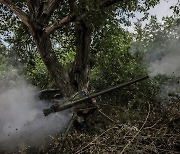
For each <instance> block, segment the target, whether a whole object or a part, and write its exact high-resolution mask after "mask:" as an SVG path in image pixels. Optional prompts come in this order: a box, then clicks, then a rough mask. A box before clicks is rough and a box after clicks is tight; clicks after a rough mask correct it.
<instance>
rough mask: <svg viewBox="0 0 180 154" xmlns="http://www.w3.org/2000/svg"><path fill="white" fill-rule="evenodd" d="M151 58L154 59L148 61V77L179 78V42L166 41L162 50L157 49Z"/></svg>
mask: <svg viewBox="0 0 180 154" xmlns="http://www.w3.org/2000/svg"><path fill="white" fill-rule="evenodd" d="M152 54H153V56H152ZM151 56H152V57H154V59H151V60H150V63H149V67H148V71H149V73H150V76H156V75H167V76H175V77H179V76H180V40H169V41H167V44H166V46H165V47H164V48H159V49H158V48H157V49H156V50H155V51H153V52H152V53H151ZM146 58H147V57H146Z"/></svg>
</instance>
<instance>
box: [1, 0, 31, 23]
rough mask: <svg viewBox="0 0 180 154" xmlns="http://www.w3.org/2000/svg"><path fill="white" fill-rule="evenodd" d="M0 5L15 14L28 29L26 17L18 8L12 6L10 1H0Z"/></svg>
mask: <svg viewBox="0 0 180 154" xmlns="http://www.w3.org/2000/svg"><path fill="white" fill-rule="evenodd" d="M0 3H2V4H4V5H5V6H6V7H7V8H9V9H10V10H11V11H12V12H13V13H14V14H16V15H17V16H18V17H19V19H20V20H21V21H22V22H23V23H24V24H25V25H26V26H28V27H31V26H30V21H29V18H28V17H27V15H26V13H25V12H23V11H22V10H20V8H18V7H16V6H15V5H13V4H12V3H11V2H10V1H8V0H0Z"/></svg>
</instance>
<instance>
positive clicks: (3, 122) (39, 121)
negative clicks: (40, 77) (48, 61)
mask: <svg viewBox="0 0 180 154" xmlns="http://www.w3.org/2000/svg"><path fill="white" fill-rule="evenodd" d="M12 72H13V75H12ZM17 72H18V71H17V70H16V69H11V70H9V73H6V74H3V75H4V79H6V80H4V82H3V80H1V82H0V146H4V147H8V148H11V149H14V148H18V147H21V146H23V145H26V146H40V145H42V144H43V143H44V142H45V137H47V136H49V135H51V136H53V135H55V134H56V133H59V132H61V131H62V130H63V129H64V127H65V126H66V124H67V123H68V122H69V120H70V116H71V115H70V113H69V112H68V111H64V112H61V113H56V114H51V115H49V116H47V117H45V116H44V115H43V113H42V111H43V109H44V108H48V107H49V106H50V105H51V104H50V103H49V102H44V101H41V100H40V99H39V97H38V96H37V94H38V89H37V88H36V87H34V86H32V85H31V84H28V83H27V82H26V81H25V80H24V79H23V78H22V77H19V75H18V74H17ZM8 78H9V79H10V80H7V79H8Z"/></svg>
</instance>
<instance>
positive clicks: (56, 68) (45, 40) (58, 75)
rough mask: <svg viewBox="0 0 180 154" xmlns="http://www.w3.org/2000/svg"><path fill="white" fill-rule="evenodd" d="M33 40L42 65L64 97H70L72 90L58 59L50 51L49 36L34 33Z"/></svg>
mask: <svg viewBox="0 0 180 154" xmlns="http://www.w3.org/2000/svg"><path fill="white" fill-rule="evenodd" d="M34 39H35V41H36V44H37V48H38V51H39V53H40V55H41V58H42V60H43V62H44V64H45V65H46V67H47V69H48V71H49V73H50V75H51V76H52V78H53V79H54V81H55V83H56V85H57V86H58V87H59V88H60V89H61V92H62V94H63V95H64V96H70V95H72V94H73V93H74V90H73V88H72V86H71V83H70V78H69V75H68V73H67V72H66V71H65V70H64V68H63V66H62V65H61V64H60V63H59V61H58V58H57V56H56V54H55V52H54V51H53V49H52V45H51V41H50V37H49V35H47V34H46V33H44V32H36V35H35V36H34Z"/></svg>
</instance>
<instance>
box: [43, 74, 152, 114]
mask: <svg viewBox="0 0 180 154" xmlns="http://www.w3.org/2000/svg"><path fill="white" fill-rule="evenodd" d="M147 78H149V76H147V75H146V76H144V77H141V78H138V79H135V80H131V81H129V82H126V83H123V84H119V85H117V86H114V87H111V88H108V89H105V90H103V91H100V92H97V93H93V94H90V95H87V96H84V97H82V98H79V99H77V100H72V101H67V102H65V104H62V105H59V106H58V107H57V108H56V111H55V112H60V111H62V110H65V109H68V108H71V107H73V106H74V105H77V104H79V103H81V102H83V101H86V100H89V99H91V98H94V97H97V96H99V95H103V94H106V93H108V92H110V91H113V90H116V89H119V88H123V87H126V86H129V85H131V84H134V83H136V82H139V81H142V80H145V79H147ZM46 110H47V109H44V110H43V112H44V113H46V112H45V111H46ZM52 112H54V111H52ZM52 112H48V114H47V113H46V114H45V116H47V115H49V114H50V113H52Z"/></svg>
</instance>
